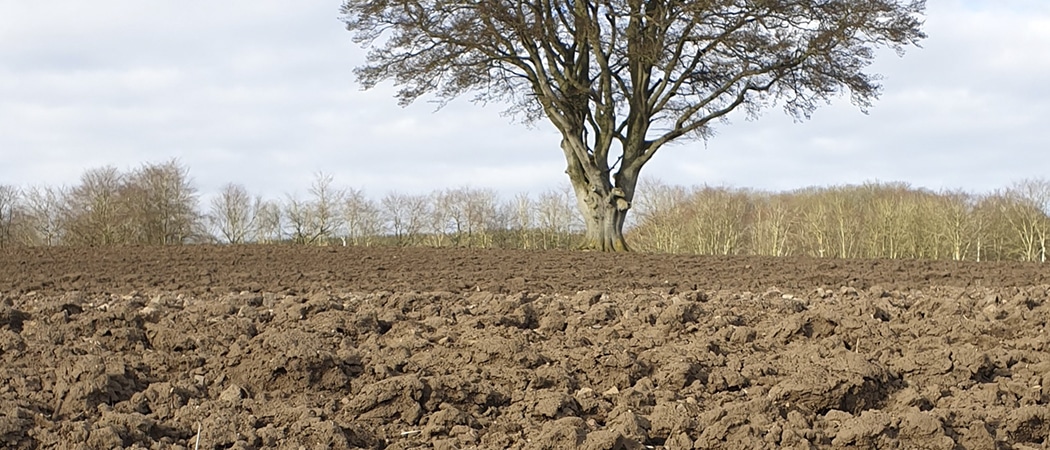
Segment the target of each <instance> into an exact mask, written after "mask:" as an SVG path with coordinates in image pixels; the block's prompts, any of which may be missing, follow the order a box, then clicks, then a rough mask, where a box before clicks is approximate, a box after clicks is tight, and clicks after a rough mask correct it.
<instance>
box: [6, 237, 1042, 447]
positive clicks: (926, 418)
mask: <svg viewBox="0 0 1050 450" xmlns="http://www.w3.org/2000/svg"><path fill="white" fill-rule="evenodd" d="M1048 267H1050V266H1043V265H1039V264H1017V263H948V262H925V261H841V260H818V259H798V258H782V259H771V258H745V257H725V258H723V257H681V256H667V255H644V254H629V255H606V254H596V253H570V252H523V251H480V250H448V249H367V248H303V247H290V246H288V247H285V246H244V247H237V246H234V247H211V246H193V247H178V248H144V247H130V248H108V249H78V248H55V249H6V250H0V381H2V384H0V447H2V448H13V449H37V448H41V449H43V448H46V449H67V448H74V449H75V448H83V449H110V448H145V449H173V448H174V449H193V448H195V447H198V446H199V448H201V449H263V448H291V449H300V448H305V449H314V448H318V449H320V448H355V447H361V448H369V449H409V448H433V449H504V448H510V449H572V448H584V449H643V448H666V449H689V448H698V449H704V448H725V449H756V448H769V449H773V448H796V449H803V448H879V449H883V448H902V449H904V448H907V449H911V448H931V449H952V450H955V449H1011V448H1014V449H1038V448H1042V449H1047V448H1050V438H1048V436H1050V335H1048V334H1047V332H1046V324H1047V321H1048V320H1050V297H1048V296H1050V270H1048V269H1047V268H1048Z"/></svg>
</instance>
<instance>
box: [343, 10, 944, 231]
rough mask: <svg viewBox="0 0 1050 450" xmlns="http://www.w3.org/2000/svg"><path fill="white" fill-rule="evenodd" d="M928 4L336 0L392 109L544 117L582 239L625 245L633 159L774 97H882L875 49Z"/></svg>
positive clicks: (909, 25)
mask: <svg viewBox="0 0 1050 450" xmlns="http://www.w3.org/2000/svg"><path fill="white" fill-rule="evenodd" d="M924 10H925V2H924V1H923V0H605V1H578V0H576V1H574V0H476V1H470V0H345V2H344V4H343V7H342V13H343V20H344V21H345V23H346V25H347V28H348V30H350V31H351V32H352V33H353V35H354V38H355V39H356V40H357V41H358V42H361V43H363V44H365V45H367V46H369V47H370V51H369V53H368V56H367V61H366V62H365V64H364V65H362V66H360V67H358V68H357V70H356V75H357V77H358V79H359V81H360V82H361V83H362V84H363V85H364V86H365V87H366V88H371V87H374V86H375V85H377V84H378V83H381V82H384V81H387V80H392V81H393V82H394V84H395V85H396V86H398V87H399V91H398V94H397V97H398V99H399V100H400V102H401V103H402V104H408V103H411V102H412V101H414V100H416V99H418V98H420V97H422V96H424V95H433V96H434V97H436V98H437V99H440V100H442V101H446V100H449V99H452V98H455V97H458V96H461V95H463V94H467V93H471V94H473V95H474V97H473V98H474V99H475V100H477V101H490V100H497V101H504V102H508V103H509V104H510V105H511V110H512V111H514V112H517V113H520V114H523V115H524V117H525V118H526V119H530V120H534V119H538V118H541V117H546V118H547V119H548V120H549V121H550V122H551V123H552V124H553V125H554V126H555V127H556V128H557V129H558V131H559V132H560V133H561V135H562V143H561V147H562V151H563V153H564V155H565V158H566V162H567V166H568V167H567V170H566V172H567V173H568V175H569V178H570V181H571V182H572V185H573V188H574V190H575V192H576V195H577V200H578V203H579V208H580V210H581V212H583V215H584V218H585V221H586V223H587V229H588V232H587V246H588V247H592V248H596V249H601V250H625V249H626V243H625V242H624V240H623V233H622V229H623V223H624V219H625V217H626V214H627V211H628V210H629V208H630V206H631V201H632V199H633V198H634V192H635V188H636V186H637V181H638V176H639V174H640V172H641V169H642V167H643V166H644V165H645V164H646V163H647V162H648V161H649V160H650V159H651V158H652V157H653V155H654V154H655V153H656V152H657V151H658V150H659V149H660V148H662V147H663V146H664V145H666V144H667V143H669V142H671V141H674V140H676V139H679V138H683V137H706V136H709V135H710V134H711V131H712V127H713V125H714V124H716V123H717V122H718V121H719V120H721V119H723V118H725V117H726V116H727V115H728V114H729V113H730V112H733V111H735V110H742V111H744V112H746V113H748V114H751V115H755V114H757V113H758V112H759V111H761V110H763V109H765V108H767V107H770V106H772V105H776V104H779V105H782V106H783V107H784V108H785V109H786V111H787V112H788V113H790V114H792V115H794V116H795V117H797V118H808V117H809V115H810V113H811V112H812V111H814V109H815V108H816V107H817V106H819V105H820V104H822V103H824V102H826V101H828V100H830V99H831V98H833V97H836V96H839V95H843V94H848V95H849V96H850V98H851V99H852V101H853V103H855V104H856V105H858V106H859V107H861V108H866V107H867V106H869V105H870V104H871V102H872V100H873V99H875V98H876V97H877V96H878V94H879V89H880V86H879V84H878V82H877V76H875V75H872V74H868V73H866V72H865V69H866V68H867V67H868V66H869V65H870V64H871V62H872V61H873V59H874V57H875V55H876V51H877V49H879V48H892V49H895V50H897V51H898V53H900V52H902V51H903V50H904V48H905V47H907V46H910V45H916V44H917V43H918V42H919V41H920V40H921V39H922V38H924V37H925V35H924V33H923V32H922V14H923V13H924Z"/></svg>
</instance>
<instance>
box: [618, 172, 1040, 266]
mask: <svg viewBox="0 0 1050 450" xmlns="http://www.w3.org/2000/svg"><path fill="white" fill-rule="evenodd" d="M647 190H648V191H649V193H648V195H647V196H646V197H645V198H643V199H642V200H641V202H640V204H639V205H637V208H638V209H639V216H640V217H639V222H638V223H637V224H636V225H635V226H634V227H633V228H632V232H631V235H632V238H633V241H632V244H633V245H635V246H636V247H637V248H639V249H643V250H646V251H653V252H669V253H695V254H707V255H769V256H787V255H804V256H812V257H832V258H911V259H951V260H969V261H988V260H1020V261H1040V262H1045V261H1046V259H1047V240H1048V238H1050V218H1048V216H1047V211H1048V210H1050V181H1048V180H1045V179H1029V180H1023V181H1019V182H1017V183H1014V184H1013V185H1011V186H1010V187H1007V188H1004V189H1000V190H996V191H994V192H991V193H987V194H973V193H968V192H964V191H959V190H948V191H939V192H935V191H931V190H928V189H920V188H914V187H912V186H909V185H908V184H905V183H874V182H873V183H865V184H860V185H848V186H835V187H820V188H806V189H800V190H795V191H790V192H767V191H758V190H751V189H736V188H729V187H713V186H703V187H694V188H691V189H687V188H683V187H680V186H669V185H665V184H661V183H652V186H649V187H647Z"/></svg>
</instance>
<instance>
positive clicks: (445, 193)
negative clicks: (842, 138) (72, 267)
mask: <svg viewBox="0 0 1050 450" xmlns="http://www.w3.org/2000/svg"><path fill="white" fill-rule="evenodd" d="M574 202H575V200H574V199H573V197H572V193H571V191H569V190H568V189H567V188H566V189H562V190H558V189H551V190H548V191H545V192H543V193H540V194H539V195H538V196H530V195H525V194H522V195H518V196H516V197H514V198H513V199H510V200H504V199H501V198H500V196H499V195H498V194H497V193H496V192H495V191H493V190H490V189H476V188H470V187H461V188H455V189H445V190H441V191H435V192H432V193H429V194H406V193H401V192H390V193H387V194H386V195H385V196H383V197H381V198H379V199H378V200H373V199H372V198H371V197H369V196H368V195H366V193H365V192H364V191H362V190H359V189H355V188H346V187H342V186H337V185H336V184H335V182H334V180H333V178H332V176H330V175H326V174H323V173H318V174H317V175H316V176H315V178H314V180H313V183H312V184H311V185H310V187H309V188H308V190H307V191H306V193H305V194H301V193H289V194H286V195H284V196H283V197H282V198H279V199H264V198H262V197H261V196H259V195H254V194H252V193H250V192H249V191H248V190H247V189H246V188H245V187H244V186H243V185H240V184H235V183H229V184H226V185H225V186H223V187H222V188H221V190H220V191H219V192H218V193H216V194H215V195H212V196H210V198H209V199H208V201H206V202H203V204H202V202H201V195H200V193H199V192H198V190H197V189H196V187H195V186H194V185H193V183H192V182H191V180H190V177H189V170H188V168H187V167H185V166H184V165H182V164H180V163H179V162H178V161H176V160H171V161H167V162H163V163H151V164H145V165H143V166H141V167H139V168H137V169H134V170H130V171H120V170H118V169H116V168H114V167H111V166H108V167H101V168H94V169H89V170H87V171H85V172H84V173H83V174H82V175H81V177H80V179H79V181H78V182H77V184H75V185H73V186H71V187H54V186H28V187H18V186H13V185H4V184H0V247H7V246H16V245H17V246H53V245H81V246H102V245H181V244H201V243H226V244H247V243H262V244H276V243H291V244H306V245H359V246H373V245H392V246H413V245H426V246H435V247H446V246H456V247H478V248H492V247H503V248H524V249H555V248H572V247H573V246H574V245H576V243H577V242H578V240H579V236H580V235H581V234H582V222H581V221H580V219H579V216H578V213H577V212H576V208H575V206H574Z"/></svg>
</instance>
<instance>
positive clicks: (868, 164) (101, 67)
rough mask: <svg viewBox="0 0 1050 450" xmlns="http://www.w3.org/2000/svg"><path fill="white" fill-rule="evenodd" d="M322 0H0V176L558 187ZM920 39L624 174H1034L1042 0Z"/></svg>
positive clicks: (992, 3)
mask: <svg viewBox="0 0 1050 450" xmlns="http://www.w3.org/2000/svg"><path fill="white" fill-rule="evenodd" d="M339 5H340V2H339V1H338V0H327V1H304V0H250V1H249V0H223V1H212V0H207V1H205V0H180V1H174V0H149V1H143V0H95V1H90V2H85V1H73V0H0V184H14V185H20V186H27V185H32V184H48V185H63V184H74V183H75V182H76V180H77V178H78V177H79V176H80V174H81V173H83V171H84V170H85V169H88V168H93V167H101V166H106V165H114V166H116V167H118V168H120V169H132V168H134V167H137V166H139V165H141V164H142V163H145V162H162V161H166V160H168V159H171V158H178V159H179V160H180V161H182V163H184V164H185V165H187V166H188V167H189V169H190V174H191V176H192V177H193V179H194V182H195V184H196V186H197V187H198V188H199V189H200V190H201V191H202V193H205V194H207V193H209V192H214V191H216V190H218V188H219V187H220V186H221V185H223V184H224V183H227V182H236V183H241V184H244V185H245V186H246V187H247V188H248V189H249V190H250V191H253V192H255V193H259V194H262V195H264V196H266V197H270V198H275V197H279V196H282V195H284V194H286V193H293V192H296V191H299V192H305V190H306V188H307V187H308V186H309V184H310V182H311V180H312V178H313V176H314V174H315V173H316V172H317V171H323V172H325V173H327V174H330V175H332V176H333V177H334V178H335V181H336V183H337V184H339V185H344V186H353V187H356V188H362V189H365V190H366V192H368V193H369V194H371V195H372V196H379V195H382V194H384V193H386V192H387V191H391V190H397V191H401V192H414V193H422V192H430V191H432V190H435V189H443V188H449V187H459V186H464V185H470V186H474V187H482V188H492V189H496V190H498V191H499V192H501V193H503V194H505V195H511V194H514V193H517V192H525V191H527V192H532V193H538V192H539V191H542V190H545V189H548V188H556V187H558V186H560V185H564V184H566V178H565V175H564V173H563V171H564V165H565V164H564V161H563V159H562V155H561V150H560V149H559V146H558V142H559V138H558V136H557V135H556V134H555V132H554V131H553V129H552V127H550V126H548V125H546V124H544V123H539V124H537V125H535V126H533V127H526V126H522V125H521V124H519V123H518V122H516V121H514V120H513V119H511V118H507V117H504V116H503V115H501V112H502V110H503V107H501V106H499V105H489V106H485V107H482V106H476V105H473V104H471V103H469V102H468V101H465V100H464V101H457V102H454V103H452V104H451V105H449V106H447V107H446V108H444V109H442V110H440V111H437V112H435V107H434V105H433V104H429V103H427V102H418V103H416V104H413V105H411V106H409V107H407V108H400V107H398V106H397V104H396V100H395V99H394V98H393V97H392V93H393V89H392V87H391V86H381V87H379V88H376V89H374V90H371V91H362V90H361V88H360V86H358V85H357V84H356V83H355V80H354V77H353V75H352V73H351V71H352V69H353V67H354V66H356V65H359V64H361V63H363V53H364V52H363V51H362V50H361V49H360V48H358V47H357V46H356V45H355V44H353V43H352V42H351V39H350V37H351V36H350V34H349V33H348V32H346V31H345V30H344V29H343V27H342V23H341V22H339V20H338V8H339ZM927 14H928V15H927V22H926V28H925V30H926V32H927V33H928V34H929V38H928V39H927V40H925V41H924V43H923V48H921V49H914V48H913V49H910V50H909V51H908V53H907V54H906V55H905V56H904V57H903V58H898V57H897V56H896V55H895V54H894V53H893V52H885V54H883V56H882V57H881V58H880V59H879V60H878V62H877V63H876V64H875V66H873V67H872V71H874V72H877V73H880V74H882V75H883V76H884V80H883V81H882V84H883V86H884V93H883V95H882V97H881V99H880V100H879V101H878V102H877V103H876V104H875V106H874V107H873V108H872V109H871V111H870V114H868V115H865V114H863V113H861V112H859V111H858V110H857V109H856V108H855V107H853V106H852V105H851V104H850V102H849V100H848V98H843V99H840V100H838V101H836V102H834V103H833V104H832V105H831V106H826V107H823V108H821V109H820V110H818V111H817V113H816V114H815V115H814V117H813V119H812V120H810V121H807V122H802V123H795V122H793V121H792V119H791V118H789V117H787V116H786V115H785V114H783V112H782V111H781V110H770V111H767V112H766V113H765V114H764V115H763V116H762V117H761V118H759V119H758V120H756V121H748V120H746V119H745V118H744V117H743V115H742V114H738V115H736V116H732V121H731V123H730V124H729V125H726V126H722V127H721V128H719V129H718V131H717V135H716V136H715V137H714V138H713V139H711V140H710V141H708V142H706V143H705V142H687V143H684V144H678V145H674V146H671V147H669V148H664V149H662V150H661V153H658V154H657V156H656V157H655V158H654V160H653V161H652V162H651V163H650V164H649V165H648V166H647V168H646V170H645V172H644V173H643V176H647V177H650V178H659V179H661V180H663V181H664V182H667V183H672V184H682V185H699V184H705V183H707V184H727V185H731V186H737V187H752V188H759V189H772V190H784V189H794V188H799V187H806V186H814V185H820V186H825V185H834V184H847V183H861V182H864V181H869V180H881V181H904V182H908V183H911V184H912V185H915V186H921V187H927V188H931V189H942V188H962V189H966V190H970V191H975V192H983V191H988V190H992V189H995V188H999V187H1004V186H1007V185H1009V184H1010V183H1011V182H1014V181H1017V180H1020V179H1022V178H1029V177H1050V151H1048V150H1050V123H1048V120H1050V87H1048V83H1050V50H1048V49H1050V1H1047V0H930V1H929V5H928V11H927Z"/></svg>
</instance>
